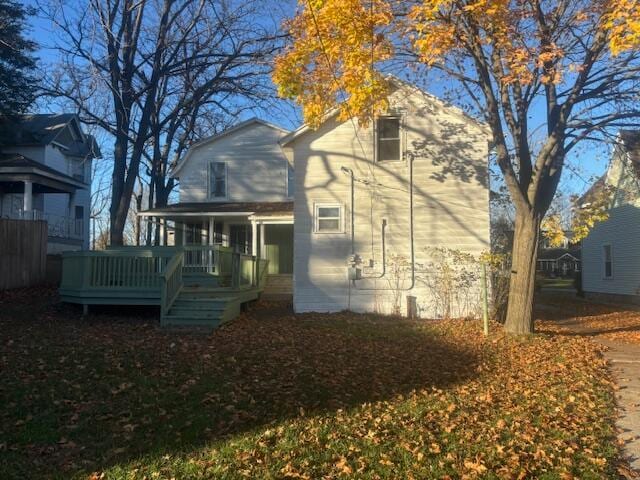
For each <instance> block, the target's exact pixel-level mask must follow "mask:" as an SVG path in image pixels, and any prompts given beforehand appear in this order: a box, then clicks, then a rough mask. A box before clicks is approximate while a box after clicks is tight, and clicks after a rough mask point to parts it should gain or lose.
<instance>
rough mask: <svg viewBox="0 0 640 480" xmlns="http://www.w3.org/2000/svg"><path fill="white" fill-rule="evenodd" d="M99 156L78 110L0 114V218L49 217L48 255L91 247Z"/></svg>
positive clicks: (45, 218)
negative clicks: (94, 176) (93, 182)
mask: <svg viewBox="0 0 640 480" xmlns="http://www.w3.org/2000/svg"><path fill="white" fill-rule="evenodd" d="M99 156H100V151H99V149H98V147H97V145H96V142H95V140H94V138H93V137H92V136H91V135H87V134H86V133H84V132H83V130H82V126H81V124H80V121H79V119H78V117H77V116H76V115H74V114H42V115H11V116H2V117H0V216H2V217H4V218H24V219H36V220H46V221H47V224H48V232H49V238H48V247H47V250H48V253H59V252H62V251H65V250H80V249H88V248H89V215H90V207H91V162H92V160H93V159H94V158H98V157H99Z"/></svg>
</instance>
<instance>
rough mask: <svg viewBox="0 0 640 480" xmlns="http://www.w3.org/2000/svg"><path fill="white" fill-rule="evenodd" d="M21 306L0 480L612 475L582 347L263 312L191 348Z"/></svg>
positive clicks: (559, 340) (101, 319) (149, 331)
mask: <svg viewBox="0 0 640 480" xmlns="http://www.w3.org/2000/svg"><path fill="white" fill-rule="evenodd" d="M20 298H22V300H20ZM20 298H18V299H12V300H11V301H8V302H4V303H3V305H2V309H0V398H1V399H2V404H3V408H2V410H0V439H1V440H0V442H1V443H0V471H2V472H3V475H4V476H3V478H38V477H46V478H50V477H54V478H55V477H60V478H69V477H76V478H92V479H111V478H118V479H119V478H122V479H125V478H126V479H143V478H145V479H156V478H167V479H168V478H189V479H191V478H211V479H219V478H223V479H224V478H300V479H305V478H307V479H321V478H370V479H374V478H394V479H395V478H408V479H410V478H414V479H424V478H443V479H444V478H450V479H454V478H455V479H458V478H460V479H475V478H504V479H513V478H562V479H571V478H576V479H577V478H580V479H588V478H593V479H596V478H614V477H615V471H616V468H617V462H618V453H619V449H618V446H617V444H616V443H615V441H614V440H612V439H613V437H614V435H615V432H614V429H613V426H612V425H613V415H614V410H613V404H614V400H613V395H612V389H613V387H612V384H611V382H610V379H609V376H608V373H607V369H606V365H605V362H604V360H603V358H602V355H601V351H600V350H599V348H598V347H597V346H595V345H594V344H593V343H592V342H590V341H588V340H585V339H583V338H574V337H566V336H537V337H533V338H530V339H525V340H522V339H513V338H507V337H505V336H504V335H503V334H502V333H501V332H500V330H499V327H498V326H497V325H493V331H494V332H495V333H494V334H493V335H492V336H491V337H490V338H489V339H485V338H484V337H482V335H481V326H480V325H479V324H478V323H476V322H470V321H438V322H429V321H424V322H409V321H405V320H401V319H391V318H385V317H379V316H375V315H357V314H351V313H339V314H331V315H329V314H306V315H293V314H291V313H290V312H289V311H288V310H287V309H285V308H282V307H279V306H277V305H273V304H272V305H268V307H265V306H262V307H258V308H254V309H252V310H251V311H249V312H248V313H246V314H243V315H242V316H241V317H240V318H238V319H237V320H235V321H233V322H231V323H229V324H227V325H225V326H223V327H222V328H220V329H218V330H217V331H215V332H214V333H213V334H212V335H202V334H189V333H184V332H180V333H178V332H171V331H162V330H159V329H158V328H156V326H155V323H154V318H155V317H154V315H155V313H154V312H153V311H152V312H151V313H150V314H149V315H148V316H147V317H142V318H125V317H122V316H114V315H113V314H107V313H103V314H100V313H99V312H98V314H93V315H91V316H89V317H88V318H85V319H81V318H80V316H79V312H78V310H77V309H73V308H69V307H64V306H60V305H59V304H57V303H55V299H54V298H52V297H47V296H44V295H38V293H37V292H32V295H31V296H28V295H25V296H22V297H20ZM120 311H121V312H125V311H130V310H129V309H124V308H123V309H120Z"/></svg>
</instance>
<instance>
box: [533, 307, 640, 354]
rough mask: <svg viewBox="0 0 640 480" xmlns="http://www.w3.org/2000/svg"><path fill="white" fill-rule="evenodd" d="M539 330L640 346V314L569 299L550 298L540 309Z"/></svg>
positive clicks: (537, 325)
mask: <svg viewBox="0 0 640 480" xmlns="http://www.w3.org/2000/svg"><path fill="white" fill-rule="evenodd" d="M536 329H537V331H539V332H543V333H561V334H578V335H584V336H590V337H597V338H606V339H608V340H613V341H618V342H624V343H636V344H640V310H639V309H638V307H636V306H633V305H623V304H619V305H608V304H600V303H594V302H588V301H585V300H582V299H578V298H575V299H574V298H570V297H567V296H547V297H544V298H543V299H541V301H540V302H539V305H538V308H537V323H536Z"/></svg>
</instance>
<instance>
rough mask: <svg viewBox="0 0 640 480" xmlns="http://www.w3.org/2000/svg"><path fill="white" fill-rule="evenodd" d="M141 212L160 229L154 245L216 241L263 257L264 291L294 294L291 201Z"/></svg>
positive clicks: (191, 205) (193, 205) (189, 205)
mask: <svg viewBox="0 0 640 480" xmlns="http://www.w3.org/2000/svg"><path fill="white" fill-rule="evenodd" d="M140 216H142V217H144V218H145V219H147V221H148V222H149V224H152V225H155V227H156V228H158V229H159V235H158V238H159V243H160V245H159V246H168V245H171V244H172V245H173V246H175V247H194V246H219V247H223V248H228V249H229V250H230V251H232V252H236V253H241V254H245V255H251V256H253V257H255V258H257V259H263V260H266V261H267V262H268V263H267V265H268V270H267V272H266V282H265V288H264V295H265V296H268V297H273V298H278V299H285V298H290V297H291V295H292V294H293V202H274V203H183V204H175V205H170V206H168V207H166V208H162V209H153V210H147V211H145V212H141V213H140ZM190 260H191V259H189V258H188V257H185V261H190Z"/></svg>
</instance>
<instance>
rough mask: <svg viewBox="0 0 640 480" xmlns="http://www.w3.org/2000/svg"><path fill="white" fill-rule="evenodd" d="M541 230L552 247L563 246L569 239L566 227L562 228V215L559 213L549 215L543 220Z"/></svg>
mask: <svg viewBox="0 0 640 480" xmlns="http://www.w3.org/2000/svg"><path fill="white" fill-rule="evenodd" d="M541 231H542V236H543V237H545V238H546V239H547V240H548V241H549V245H550V246H551V247H552V248H557V247H561V246H562V245H563V244H564V242H565V240H566V239H567V237H566V235H565V233H564V228H562V222H561V219H560V215H557V214H551V215H547V216H546V217H545V218H544V219H543V220H542V226H541Z"/></svg>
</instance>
